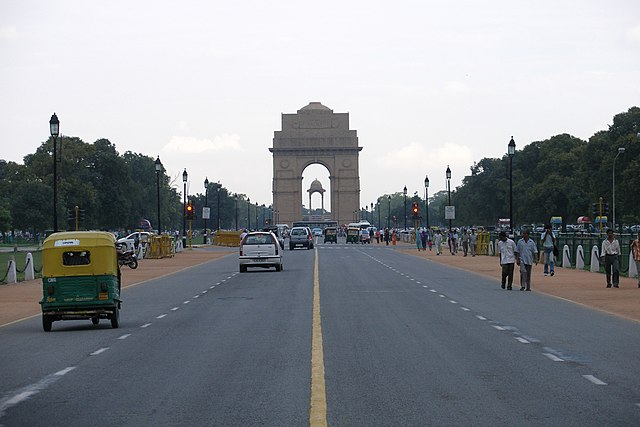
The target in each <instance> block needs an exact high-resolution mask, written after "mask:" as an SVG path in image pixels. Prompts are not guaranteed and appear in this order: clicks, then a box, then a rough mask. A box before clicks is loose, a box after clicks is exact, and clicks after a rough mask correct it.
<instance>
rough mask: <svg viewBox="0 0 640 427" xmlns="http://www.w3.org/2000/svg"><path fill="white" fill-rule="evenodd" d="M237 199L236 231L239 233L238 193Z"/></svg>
mask: <svg viewBox="0 0 640 427" xmlns="http://www.w3.org/2000/svg"><path fill="white" fill-rule="evenodd" d="M235 198H236V231H238V193H236V194H235Z"/></svg>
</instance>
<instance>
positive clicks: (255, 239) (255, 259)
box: [239, 231, 283, 273]
mask: <svg viewBox="0 0 640 427" xmlns="http://www.w3.org/2000/svg"><path fill="white" fill-rule="evenodd" d="M239 264H240V273H244V272H246V271H247V267H260V268H271V267H275V269H276V271H282V268H283V264H282V253H281V248H280V244H279V243H278V238H277V237H276V236H275V234H273V233H271V232H270V231H254V232H251V233H247V235H246V236H244V239H242V242H241V243H240V256H239Z"/></svg>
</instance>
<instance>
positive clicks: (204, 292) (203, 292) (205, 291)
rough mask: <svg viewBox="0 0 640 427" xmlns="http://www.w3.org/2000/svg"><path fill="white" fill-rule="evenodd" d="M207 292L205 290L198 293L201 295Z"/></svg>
mask: <svg viewBox="0 0 640 427" xmlns="http://www.w3.org/2000/svg"><path fill="white" fill-rule="evenodd" d="M207 292H208V291H207V290H206V289H205V290H204V291H202V292H200V293H201V294H206V293H207Z"/></svg>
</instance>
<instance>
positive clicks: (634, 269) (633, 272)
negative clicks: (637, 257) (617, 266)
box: [629, 251, 638, 277]
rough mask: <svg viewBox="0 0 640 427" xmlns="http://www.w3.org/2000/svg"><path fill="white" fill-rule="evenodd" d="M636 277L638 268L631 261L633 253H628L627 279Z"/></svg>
mask: <svg viewBox="0 0 640 427" xmlns="http://www.w3.org/2000/svg"><path fill="white" fill-rule="evenodd" d="M637 275H638V268H637V267H636V262H635V261H634V259H633V253H632V252H631V251H629V277H636V276H637Z"/></svg>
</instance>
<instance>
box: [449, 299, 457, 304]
mask: <svg viewBox="0 0 640 427" xmlns="http://www.w3.org/2000/svg"><path fill="white" fill-rule="evenodd" d="M449 302H450V303H451V304H457V303H458V302H457V301H454V300H452V299H450V300H449Z"/></svg>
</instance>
